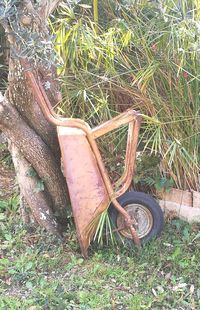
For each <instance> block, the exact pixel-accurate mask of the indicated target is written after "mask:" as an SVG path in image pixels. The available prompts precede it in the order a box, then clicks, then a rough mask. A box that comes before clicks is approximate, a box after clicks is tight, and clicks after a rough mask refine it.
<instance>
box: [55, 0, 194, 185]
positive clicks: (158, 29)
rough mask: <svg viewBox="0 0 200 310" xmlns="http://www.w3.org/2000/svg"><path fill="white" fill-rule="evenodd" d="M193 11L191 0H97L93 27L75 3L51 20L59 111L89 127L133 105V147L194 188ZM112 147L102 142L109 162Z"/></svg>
mask: <svg viewBox="0 0 200 310" xmlns="http://www.w3.org/2000/svg"><path fill="white" fill-rule="evenodd" d="M199 12H200V7H199V2H198V1H186V0H181V1H171V0H165V1H162V2H159V5H158V3H157V2H154V1H151V2H150V1H146V0H143V1H137V2H134V3H133V1H111V0H109V1H101V3H99V29H98V32H97V31H96V28H95V27H94V22H93V16H92V11H91V9H89V8H87V9H86V8H85V9H84V8H83V7H82V8H81V6H80V2H79V3H78V4H77V5H75V6H74V7H72V6H68V5H62V6H61V8H60V10H59V12H58V16H56V18H55V19H52V20H51V23H50V25H51V29H52V32H53V33H54V35H55V44H56V50H57V52H58V54H59V56H60V57H61V58H62V59H63V63H64V65H63V66H62V67H60V68H59V70H58V73H59V76H60V80H61V83H62V91H63V101H62V103H61V104H60V105H59V108H58V110H59V112H60V113H61V114H65V113H67V114H68V115H71V116H76V117H77V116H79V117H81V118H83V119H85V120H87V121H88V122H89V123H90V124H91V125H92V126H94V125H96V124H99V123H100V122H102V121H104V120H106V119H108V118H110V117H111V116H113V115H115V113H116V112H121V111H123V110H125V109H126V108H127V107H130V106H131V107H133V108H135V109H137V110H139V111H140V112H141V113H142V114H143V119H144V121H143V125H142V130H141V135H140V144H139V151H140V152H144V153H145V154H146V153H148V154H149V155H153V154H154V155H156V156H157V157H158V158H159V159H160V166H159V173H160V179H161V178H164V179H165V180H173V182H174V184H175V186H176V187H178V188H181V189H193V190H199V188H200V184H199V175H198V171H199V160H200V157H199V154H200V152H199V147H200V144H199V122H200V119H199V107H200V99H199V98H200V97H199V85H200V83H199V70H200V69H199V68H200V66H199V58H200V54H199V44H200V41H199V38H200V35H199V34H200V33H199V31H200V24H199V14H200V13H199ZM112 151H113V147H110V146H109V144H108V143H107V153H106V155H105V158H108V161H109V160H110V158H112V155H109V154H112ZM164 179H163V180H164ZM154 181H156V180H154Z"/></svg>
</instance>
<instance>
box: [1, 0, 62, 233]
mask: <svg viewBox="0 0 200 310" xmlns="http://www.w3.org/2000/svg"><path fill="white" fill-rule="evenodd" d="M15 2H16V3H15ZM58 2H59V1H48V0H41V1H37V4H36V3H35V1H31V0H24V1H20V2H19V1H13V4H12V5H11V9H13V10H14V11H15V14H11V13H10V15H9V13H8V12H9V10H8V8H7V10H8V11H7V15H8V17H6V19H5V18H4V19H3V22H2V25H3V26H4V28H5V31H6V32H7V36H8V40H9V42H10V47H11V56H10V61H9V76H8V89H7V92H6V95H5V96H4V97H3V96H0V130H2V131H3V132H4V133H5V135H6V136H7V138H8V139H9V140H10V141H11V143H12V151H11V153H12V155H13V162H14V166H15V169H16V175H17V179H18V183H19V188H20V192H21V195H22V197H23V198H22V199H24V201H25V202H26V203H27V204H28V206H29V207H30V209H31V210H32V213H33V215H34V217H35V218H36V220H37V222H38V223H39V224H40V225H42V226H43V227H45V228H46V229H48V230H49V231H51V232H52V233H54V234H57V235H59V232H60V225H59V224H66V218H67V217H66V210H67V205H68V195H67V186H66V182H65V179H64V177H63V175H62V172H61V169H60V151H59V145H58V139H57V134H56V129H55V127H54V126H52V125H51V124H49V123H48V122H47V120H46V119H45V118H44V116H43V114H42V112H41V110H40V108H39V106H38V104H37V102H36V100H35V98H34V94H33V93H32V90H31V89H30V86H29V85H28V83H27V81H26V78H25V76H24V70H23V68H22V67H21V65H20V62H19V57H21V54H23V57H24V56H25V57H26V55H24V48H25V50H27V49H29V42H30V38H31V39H32V40H33V38H36V41H37V40H39V41H40V42H43V44H44V48H41V47H39V45H38V47H37V46H36V47H37V48H36V50H35V51H34V49H33V51H32V54H30V53H31V49H32V47H30V50H28V52H27V53H28V57H29V62H31V65H34V68H35V69H36V70H37V72H38V77H39V78H40V80H41V82H42V83H43V85H44V87H45V89H46V91H47V95H48V97H49V100H50V102H51V103H52V105H55V104H56V103H57V102H58V100H60V92H59V88H58V83H57V80H56V74H55V68H54V65H53V64H52V63H51V56H52V58H53V56H54V52H53V50H52V51H51V50H50V49H49V48H48V51H46V50H45V48H46V46H47V45H49V43H48V40H49V37H48V29H47V23H46V19H47V17H48V14H49V13H51V11H52V10H53V9H54V8H55V7H56V4H57V3H58ZM44 6H45V8H46V9H45V12H44V10H42V8H44ZM10 11H11V12H12V10H10ZM12 33H13V35H12ZM24 34H25V35H24ZM27 34H28V36H26V35H27ZM21 38H22V39H23V40H22V39H21ZM20 40H21V41H20ZM26 40H27V42H26ZM24 42H25V43H24ZM35 44H36V45H37V42H36V43H35V42H34V45H33V46H35ZM38 44H39V43H38ZM38 49H39V52H40V55H39V57H36V56H37V55H38ZM47 53H48V55H47ZM16 55H18V56H16ZM30 59H31V60H30ZM48 59H49V63H50V64H49V66H47V60H48ZM30 171H34V173H32V174H34V175H31V173H30ZM38 184H39V189H38ZM55 216H56V217H55ZM56 220H57V222H56Z"/></svg>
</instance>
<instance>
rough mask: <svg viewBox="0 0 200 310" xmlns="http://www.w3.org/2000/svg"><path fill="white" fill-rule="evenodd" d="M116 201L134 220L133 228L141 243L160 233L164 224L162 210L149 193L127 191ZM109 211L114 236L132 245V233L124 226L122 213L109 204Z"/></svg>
mask: <svg viewBox="0 0 200 310" xmlns="http://www.w3.org/2000/svg"><path fill="white" fill-rule="evenodd" d="M118 202H119V203H120V204H121V206H122V207H123V208H124V209H125V210H126V211H127V212H128V214H129V215H130V216H131V217H132V218H134V219H135V220H136V222H137V226H136V227H135V229H136V231H137V233H138V237H139V239H140V241H141V242H142V243H143V242H145V241H149V240H151V239H153V238H155V237H157V236H159V235H160V233H161V231H162V229H163V226H164V218H163V212H162V210H161V208H160V206H159V204H158V203H157V202H156V201H155V200H154V199H153V198H152V197H151V196H150V195H147V194H145V193H142V192H127V193H125V194H123V195H122V196H121V197H119V198H118ZM109 212H110V217H111V221H112V223H113V226H114V231H115V234H116V238H117V239H120V240H121V241H123V243H125V244H127V245H130V244H131V245H132V244H133V243H132V235H131V232H130V229H129V228H128V227H126V223H125V220H124V217H123V215H122V214H121V213H119V212H118V210H117V209H116V208H115V207H114V206H113V205H111V206H110V210H109Z"/></svg>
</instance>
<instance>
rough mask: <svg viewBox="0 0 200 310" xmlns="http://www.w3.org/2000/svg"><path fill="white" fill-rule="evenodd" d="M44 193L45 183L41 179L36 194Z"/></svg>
mask: <svg viewBox="0 0 200 310" xmlns="http://www.w3.org/2000/svg"><path fill="white" fill-rule="evenodd" d="M42 191H44V182H43V181H42V180H41V179H40V180H38V181H37V185H36V188H35V192H36V193H39V192H42Z"/></svg>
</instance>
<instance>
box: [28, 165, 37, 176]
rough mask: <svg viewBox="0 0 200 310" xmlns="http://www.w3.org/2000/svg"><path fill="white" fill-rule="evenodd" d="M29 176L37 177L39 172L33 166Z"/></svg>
mask: <svg viewBox="0 0 200 310" xmlns="http://www.w3.org/2000/svg"><path fill="white" fill-rule="evenodd" d="M27 176H29V177H36V176H37V172H36V171H35V169H34V168H33V167H32V166H31V167H30V168H29V170H28V172H27Z"/></svg>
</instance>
